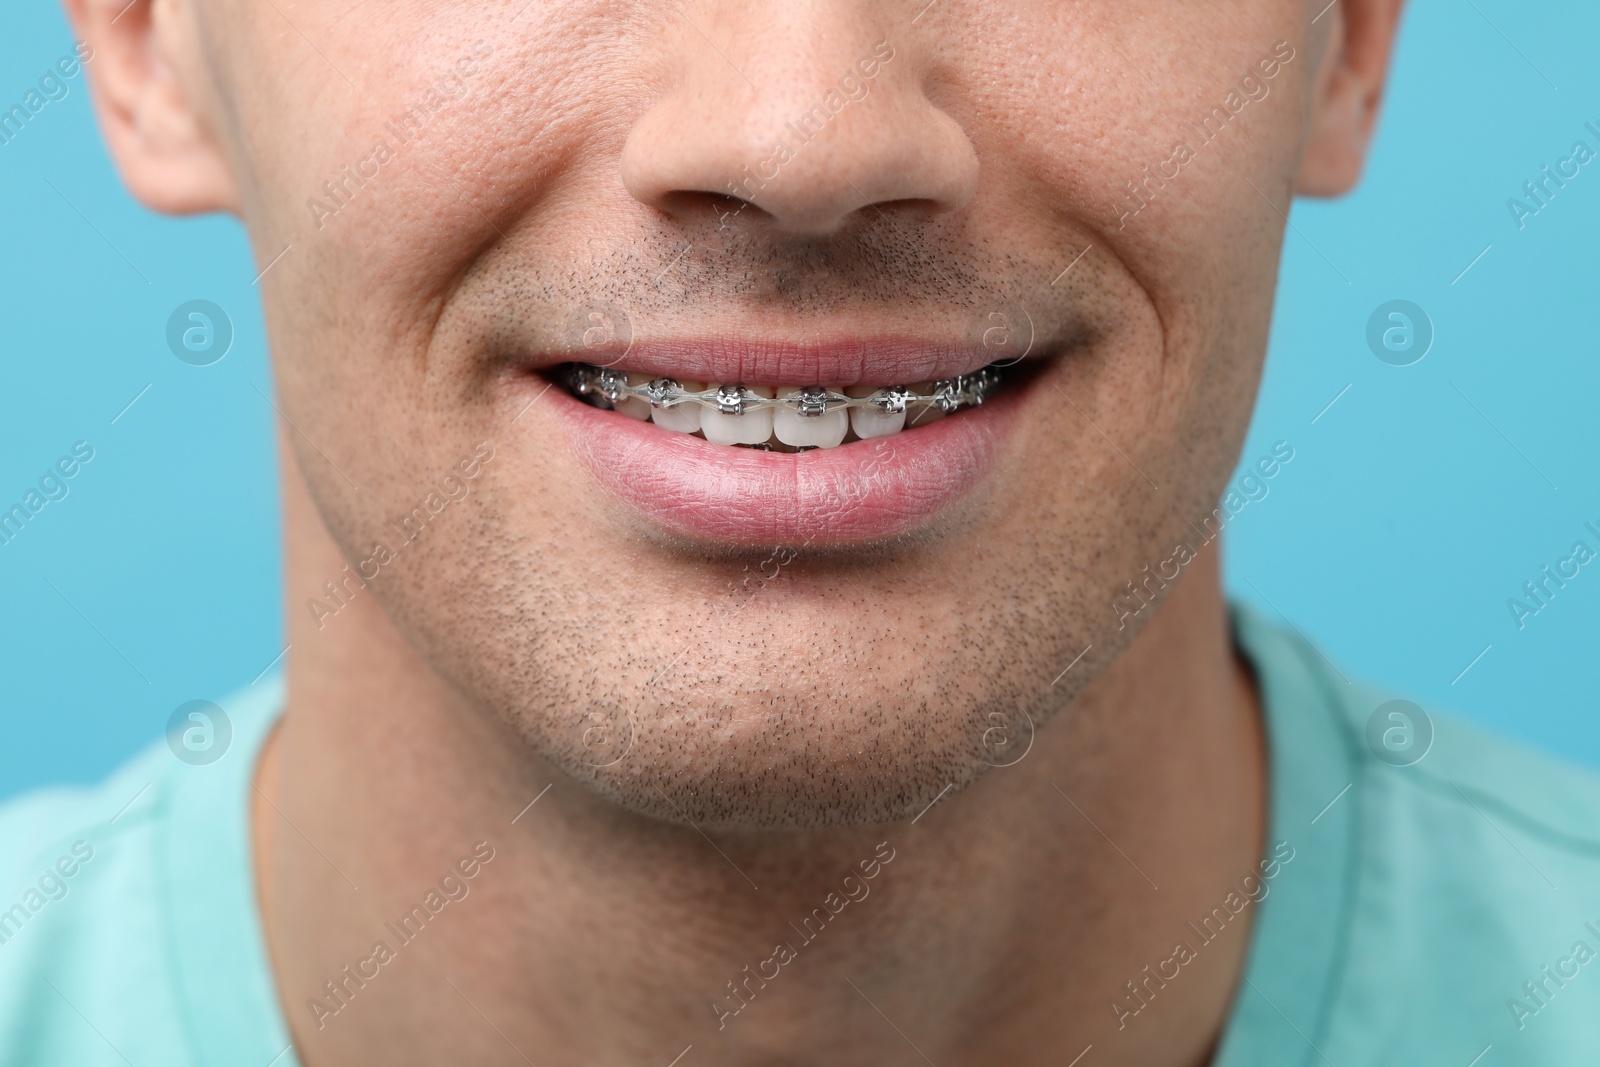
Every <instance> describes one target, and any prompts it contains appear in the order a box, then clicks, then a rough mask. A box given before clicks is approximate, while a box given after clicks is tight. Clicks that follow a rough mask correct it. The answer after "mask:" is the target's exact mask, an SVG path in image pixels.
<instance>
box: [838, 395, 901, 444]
mask: <svg viewBox="0 0 1600 1067" xmlns="http://www.w3.org/2000/svg"><path fill="white" fill-rule="evenodd" d="M879 388H881V387H880V386H876V385H852V386H850V387H849V388H848V389H846V390H845V395H846V396H855V397H863V396H871V395H872V394H873V393H876V392H877V391H878V390H879ZM905 424H906V413H905V412H904V411H897V412H895V413H894V414H893V415H890V414H888V413H887V412H885V411H883V410H882V409H880V408H877V407H869V408H851V409H850V428H851V429H853V430H855V432H856V436H857V437H860V438H862V439H863V440H864V439H866V438H868V437H888V436H889V435H890V434H896V433H899V432H900V431H901V430H902V429H904V428H905Z"/></svg>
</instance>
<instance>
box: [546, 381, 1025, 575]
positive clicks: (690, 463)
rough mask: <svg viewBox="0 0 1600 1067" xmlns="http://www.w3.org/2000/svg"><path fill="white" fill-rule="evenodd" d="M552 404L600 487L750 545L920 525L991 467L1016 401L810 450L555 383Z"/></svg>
mask: <svg viewBox="0 0 1600 1067" xmlns="http://www.w3.org/2000/svg"><path fill="white" fill-rule="evenodd" d="M550 393H551V395H552V396H553V397H556V398H557V400H556V403H555V404H554V405H553V407H552V410H553V411H554V412H555V413H556V416H557V419H558V421H559V422H560V423H561V424H562V426H563V428H564V430H565V432H566V433H567V436H568V439H569V441H570V442H571V444H572V447H573V449H574V450H575V451H576V452H577V453H578V455H579V457H580V458H581V459H582V460H583V461H584V463H585V464H586V465H587V466H588V468H589V472H590V473H591V474H592V475H593V476H594V478H595V480H596V481H597V482H599V483H600V485H601V487H602V488H604V489H606V490H608V491H609V492H610V493H611V494H613V495H614V496H616V497H618V498H619V499H621V500H622V501H623V502H625V503H626V504H628V505H630V506H631V507H632V508H634V509H635V510H636V511H638V512H639V513H640V514H641V515H643V516H644V517H645V518H646V519H647V520H649V521H651V522H653V523H655V524H656V525H658V526H661V527H664V528H666V529H667V530H670V531H672V532H674V533H677V534H681V535H687V536H690V537H695V538H702V539H706V540H711V541H717V542H724V543H734V544H745V545H798V544H817V543H830V542H832V543H852V542H864V541H875V540H881V539H884V538H889V537H894V536H896V535H898V534H904V533H907V532H910V531H912V530H915V529H917V528H918V527H921V526H924V525H926V524H928V523H930V522H931V521H933V519H934V518H935V516H937V515H938V514H939V512H941V511H943V510H944V509H945V508H946V507H948V506H949V505H951V504H952V503H954V502H955V501H957V500H959V499H960V498H961V497H963V496H966V495H967V494H968V493H970V492H972V491H973V490H974V489H975V488H976V487H977V486H978V485H979V484H980V483H981V482H982V481H983V479H984V477H985V476H986V475H987V474H988V473H989V471H990V470H991V469H992V468H993V466H994V464H995V461H996V459H997V457H998V455H999V454H1000V451H1001V448H1000V446H1001V445H1002V444H1003V442H1004V440H1005V437H1006V435H1007V434H1008V432H1009V430H1010V427H1011V423H1012V421H1013V419H1012V416H1013V414H1014V411H1015V408H1016V407H1017V403H1016V398H1015V397H1014V396H1013V395H1012V393H1011V391H1009V390H1006V389H1005V388H1004V387H1002V391H1001V392H999V393H998V394H997V395H996V396H995V397H994V398H992V399H991V400H989V401H988V402H987V403H985V404H984V405H983V406H982V407H978V408H968V409H965V410H963V411H959V412H956V413H954V414H952V415H950V416H947V417H946V418H943V419H941V420H939V421H938V422H936V423H933V424H932V425H930V426H924V427H921V428H920V429H913V430H904V431H902V432H900V433H898V434H894V435H892V436H890V437H878V438H871V439H868V440H864V441H851V442H850V443H849V444H844V445H840V446H839V447H837V448H828V449H816V450H814V451H810V452H763V451H760V450H757V449H750V448H735V447H731V446H728V445H715V444H712V443H710V442H709V441H706V440H704V439H702V438H699V437H694V436H692V435H690V434H684V433H674V432H672V431H668V430H662V429H660V428H658V427H656V426H655V425H654V424H652V423H649V422H641V421H638V420H636V419H630V418H628V417H627V416H625V415H620V414H617V413H616V412H612V411H605V410H603V409H600V408H594V407H590V406H589V405H588V404H585V403H583V402H582V401H580V400H578V399H577V398H576V397H573V396H572V395H570V394H568V393H566V392H564V391H562V390H561V389H560V388H559V387H556V388H552V389H551V390H550Z"/></svg>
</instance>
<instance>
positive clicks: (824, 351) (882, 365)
mask: <svg viewBox="0 0 1600 1067" xmlns="http://www.w3.org/2000/svg"><path fill="white" fill-rule="evenodd" d="M1002 358H1011V359H1014V358H1015V353H1008V352H1003V351H1002V352H996V351H994V350H992V349H988V348H985V347H983V346H981V345H972V344H966V343H955V344H952V343H949V342H942V343H941V342H929V341H926V340H919V339H912V338H906V337H871V338H858V339H857V338H852V339H845V340H840V341H826V342H811V343H806V342H798V341H754V340H746V339H740V338H727V339H721V338H719V339H714V340H658V341H649V342H646V341H635V342H633V343H632V344H631V345H626V346H624V345H621V344H607V345H599V346H596V347H594V348H580V349H577V350H576V351H568V352H559V353H550V354H549V355H548V356H547V357H546V358H544V359H540V360H538V361H536V364H535V365H536V366H540V367H545V366H551V365H554V364H557V363H564V362H571V361H577V362H583V363H592V364H594V365H595V366H599V367H609V368H611V369H613V370H618V371H622V372H625V373H629V374H647V375H649V376H650V377H652V378H674V379H678V380H680V381H699V382H711V383H713V384H730V385H732V384H749V385H776V386H785V385H787V386H806V385H837V386H851V385H873V386H887V385H909V384H911V383H913V382H925V381H938V380H939V379H942V378H954V377H956V376H957V375H961V374H972V373H974V372H975V371H978V370H980V369H981V368H983V367H986V366H988V365H989V364H990V363H994V362H996V361H997V360H999V359H1002Z"/></svg>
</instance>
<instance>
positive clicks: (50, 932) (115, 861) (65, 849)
mask: <svg viewBox="0 0 1600 1067" xmlns="http://www.w3.org/2000/svg"><path fill="white" fill-rule="evenodd" d="M173 762H174V761H173V760H172V757H171V754H170V753H168V752H166V750H165V746H162V747H160V748H151V749H149V750H147V751H145V752H144V753H142V754H141V755H140V756H138V757H137V758H135V759H134V760H133V761H131V762H130V763H128V764H126V765H125V766H124V767H123V768H122V769H121V770H119V771H118V772H117V773H116V774H114V775H113V776H112V777H111V778H109V779H107V780H106V781H105V782H103V783H102V784H100V785H98V786H96V787H93V788H86V789H83V788H80V789H50V790H44V791H41V792H38V793H32V794H28V795H25V796H23V797H20V798H18V799H15V800H12V801H10V802H8V803H6V804H5V805H4V806H3V807H0V1062H4V1063H13V1062H15V1063H56V1062H74V1063H78V1062H82V1063H101V1062H107V1058H108V1056H109V1057H110V1059H111V1060H115V1059H116V1054H120V1055H122V1056H128V1057H133V1058H135V1059H137V1056H136V1052H135V1050H148V1051H150V1052H154V1051H156V1050H160V1052H161V1053H163V1054H165V1053H166V1052H167V1051H168V1050H169V1049H170V1048H172V1047H173V1044H172V1042H171V1041H170V1038H169V1039H168V1040H166V1041H161V1040H160V1038H159V1037H158V1035H159V1034H160V1033H161V1032H162V1031H163V1030H165V1029H167V1027H168V1026H170V1024H171V1022H172V1021H173V1020H174V1019H175V1010H174V1004H173V1003H172V1001H171V999H170V997H169V995H168V994H169V992H170V982H169V981H168V980H167V977H166V973H165V972H166V964H167V961H166V960H165V958H164V953H163V946H162V943H161V939H160V938H159V936H158V935H157V932H158V931H159V930H161V928H162V926H163V916H162V915H161V913H160V907H161V892H160V885H159V873H158V870H157V864H156V862H155V856H156V853H157V849H158V837H159V829H158V827H159V822H160V819H161V808H162V802H163V800H164V799H165V798H166V797H167V795H168V792H169V790H168V788H167V781H166V779H167V777H168V776H169V775H170V773H171V771H170V767H169V764H171V763H173ZM112 1005H116V1006H118V1007H117V1010H116V1011H114V1012H113V1011H110V1010H108V1009H109V1008H110V1006H112ZM134 1020H138V1024H139V1032H136V1031H135V1030H134V1029H133V1028H132V1027H130V1026H129V1025H128V1024H130V1023H131V1022H133V1021H134ZM97 1029H98V1030H100V1031H101V1036H97V1035H96V1030H97ZM152 1039H155V1041H156V1042H157V1043H152ZM107 1042H110V1043H111V1044H110V1045H109V1046H108V1044H107ZM10 1056H16V1057H18V1058H17V1059H15V1060H12V1059H8V1058H7V1057H10ZM167 1062H171V1061H170V1060H169V1061H167ZM178 1062H183V1061H181V1060H180V1061H178Z"/></svg>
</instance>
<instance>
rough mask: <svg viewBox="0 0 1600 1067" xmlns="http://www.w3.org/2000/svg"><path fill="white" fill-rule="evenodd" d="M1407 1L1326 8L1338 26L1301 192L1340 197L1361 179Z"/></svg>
mask: <svg viewBox="0 0 1600 1067" xmlns="http://www.w3.org/2000/svg"><path fill="white" fill-rule="evenodd" d="M1403 2H1404V0H1337V2H1336V3H1334V4H1332V5H1331V6H1330V7H1329V8H1328V9H1326V11H1325V15H1326V16H1327V17H1329V18H1331V19H1333V20H1334V21H1333V25H1332V26H1331V27H1330V29H1329V31H1328V40H1327V44H1326V47H1325V48H1324V49H1323V53H1322V65H1321V67H1320V68H1319V69H1318V71H1317V84H1316V89H1315V98H1314V100H1313V103H1312V113H1311V129H1310V133H1309V135H1308V136H1307V138H1306V150H1305V155H1304V156H1303V157H1302V158H1301V161H1300V175H1299V179H1298V181H1297V184H1296V188H1295V191H1296V192H1297V193H1300V194H1302V195H1305V196H1338V195H1340V194H1341V193H1347V192H1349V191H1350V189H1351V188H1352V187H1353V186H1354V185H1355V184H1356V181H1357V180H1358V179H1359V178H1360V177H1361V167H1362V164H1363V163H1364V162H1365V161H1366V157H1367V146H1368V145H1369V144H1370V143H1371V141H1372V128H1373V125H1374V124H1375V123H1376V122H1377V118H1378V104H1379V102H1380V101H1381V100H1382V99H1383V86H1384V81H1385V78H1386V76H1387V74H1388V71H1389V56H1390V54H1391V53H1392V51H1393V49H1394V39H1395V30H1396V27H1397V25H1398V24H1399V21H1400V9H1401V7H1402V6H1403ZM1319 17H1320V16H1319Z"/></svg>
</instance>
